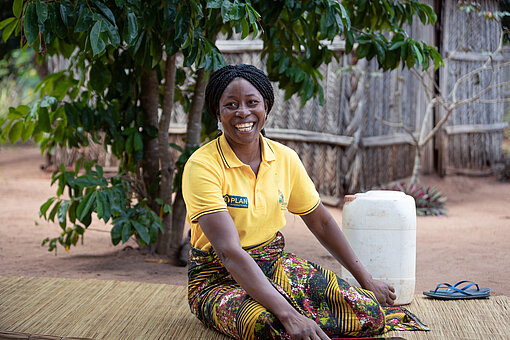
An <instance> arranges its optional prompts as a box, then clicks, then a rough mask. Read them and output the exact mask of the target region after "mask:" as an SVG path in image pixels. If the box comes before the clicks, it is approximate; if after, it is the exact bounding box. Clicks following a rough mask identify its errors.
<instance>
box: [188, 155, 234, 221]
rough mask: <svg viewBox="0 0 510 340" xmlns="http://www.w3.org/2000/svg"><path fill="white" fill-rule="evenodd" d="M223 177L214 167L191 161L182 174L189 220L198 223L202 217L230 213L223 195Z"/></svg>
mask: <svg viewBox="0 0 510 340" xmlns="http://www.w3.org/2000/svg"><path fill="white" fill-rule="evenodd" d="M223 180H224V179H223V176H222V175H221V174H220V172H219V171H218V170H217V169H216V168H215V167H213V166H208V165H207V164H204V163H202V162H199V161H194V160H190V161H188V162H187V163H186V165H185V167H184V172H183V174H182V195H183V197H184V202H185V203H186V210H187V214H188V218H189V220H190V221H191V223H197V222H198V218H199V217H200V216H203V215H206V214H210V213H213V212H218V211H228V210H227V205H226V203H225V201H224V199H223V195H222V189H221V188H222V187H221V185H222V183H223Z"/></svg>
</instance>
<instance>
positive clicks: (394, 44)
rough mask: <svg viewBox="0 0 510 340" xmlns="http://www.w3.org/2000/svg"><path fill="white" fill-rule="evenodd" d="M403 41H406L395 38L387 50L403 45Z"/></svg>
mask: <svg viewBox="0 0 510 340" xmlns="http://www.w3.org/2000/svg"><path fill="white" fill-rule="evenodd" d="M405 43H406V41H405V40H397V41H395V42H394V43H392V44H391V46H390V48H389V50H390V51H393V50H396V49H397V48H399V47H400V46H402V45H404V44H405Z"/></svg>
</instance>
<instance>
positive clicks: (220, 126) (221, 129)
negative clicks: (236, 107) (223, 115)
mask: <svg viewBox="0 0 510 340" xmlns="http://www.w3.org/2000/svg"><path fill="white" fill-rule="evenodd" d="M218 130H220V131H222V132H223V124H221V122H220V121H219V120H218Z"/></svg>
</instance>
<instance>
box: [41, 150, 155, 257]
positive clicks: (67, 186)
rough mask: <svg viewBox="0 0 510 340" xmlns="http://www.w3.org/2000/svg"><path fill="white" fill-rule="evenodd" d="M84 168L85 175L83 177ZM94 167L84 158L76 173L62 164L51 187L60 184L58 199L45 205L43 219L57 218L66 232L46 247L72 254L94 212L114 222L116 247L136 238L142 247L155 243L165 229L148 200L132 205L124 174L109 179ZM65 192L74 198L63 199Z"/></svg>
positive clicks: (114, 242) (77, 166) (53, 198)
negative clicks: (62, 247)
mask: <svg viewBox="0 0 510 340" xmlns="http://www.w3.org/2000/svg"><path fill="white" fill-rule="evenodd" d="M82 166H83V169H84V171H85V173H83V174H80V171H81V170H82ZM92 166H93V163H92V162H89V161H83V158H81V159H80V160H78V162H77V163H76V167H75V169H74V170H72V171H68V170H66V169H65V167H64V166H63V165H61V166H60V168H59V169H58V170H57V171H55V172H54V173H53V176H52V181H51V184H52V185H53V184H54V183H56V184H57V187H58V189H57V197H51V198H49V199H48V200H47V201H46V202H45V203H44V204H43V205H41V208H40V210H39V216H40V217H44V219H46V220H47V221H51V222H55V218H57V222H58V224H59V225H60V228H61V229H62V232H61V234H60V236H59V237H55V238H52V239H50V238H46V239H45V240H44V241H43V243H42V244H43V245H45V244H46V243H48V246H49V247H48V250H49V251H52V250H55V251H56V247H57V242H58V243H59V244H60V245H62V246H64V248H65V250H66V251H69V248H70V247H71V245H76V244H77V242H78V240H79V238H80V237H81V238H82V242H83V233H84V232H85V229H86V228H88V226H89V225H90V223H91V222H92V214H93V213H94V214H95V215H96V216H97V218H98V219H100V220H103V221H104V222H105V223H107V222H108V221H110V219H111V221H112V224H113V228H112V230H111V238H112V242H113V244H115V245H116V244H118V243H119V242H120V241H121V240H122V242H123V243H124V242H126V241H127V240H128V239H129V237H131V236H132V235H135V236H136V237H137V239H138V241H139V243H140V244H141V245H145V244H150V243H154V242H155V241H156V239H157V237H158V231H159V230H162V228H163V225H162V224H161V220H160V218H159V217H158V215H156V213H155V212H153V211H152V210H151V209H150V208H148V207H147V202H146V201H141V202H138V203H136V204H134V205H132V202H131V199H130V198H129V197H127V193H129V192H130V190H129V183H128V182H127V181H126V180H124V179H123V178H122V176H121V175H120V174H119V175H117V176H114V177H111V178H109V179H106V178H105V177H104V175H103V168H102V167H101V166H99V165H95V167H94V168H92ZM65 192H67V193H68V197H70V199H65V198H63V195H64V193H65Z"/></svg>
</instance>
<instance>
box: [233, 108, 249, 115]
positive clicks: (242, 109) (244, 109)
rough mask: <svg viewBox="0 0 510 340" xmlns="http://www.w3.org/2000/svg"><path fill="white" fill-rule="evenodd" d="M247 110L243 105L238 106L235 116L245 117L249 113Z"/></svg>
mask: <svg viewBox="0 0 510 340" xmlns="http://www.w3.org/2000/svg"><path fill="white" fill-rule="evenodd" d="M249 113H250V112H249V110H248V109H247V108H245V107H244V106H240V107H239V109H237V111H236V116H238V117H246V116H247V115H248V114H249Z"/></svg>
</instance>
